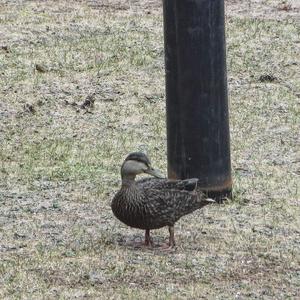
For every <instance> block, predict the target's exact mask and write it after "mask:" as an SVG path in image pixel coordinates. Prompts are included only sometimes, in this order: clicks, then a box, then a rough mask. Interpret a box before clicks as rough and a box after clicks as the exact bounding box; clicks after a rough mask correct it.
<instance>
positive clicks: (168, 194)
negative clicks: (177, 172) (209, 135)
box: [111, 152, 212, 247]
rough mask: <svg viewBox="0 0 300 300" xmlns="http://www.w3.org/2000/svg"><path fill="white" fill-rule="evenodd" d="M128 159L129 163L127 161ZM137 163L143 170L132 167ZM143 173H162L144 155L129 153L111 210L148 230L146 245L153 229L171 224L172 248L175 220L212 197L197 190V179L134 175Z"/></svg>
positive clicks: (207, 201) (132, 224)
mask: <svg viewBox="0 0 300 300" xmlns="http://www.w3.org/2000/svg"><path fill="white" fill-rule="evenodd" d="M128 161H130V163H126V162H128ZM135 163H137V164H139V167H140V168H141V170H140V168H138V167H136V168H135V167H132V166H135V165H134V164H135ZM133 169H134V170H133ZM128 170H130V172H129V171H128ZM139 170H140V171H139ZM143 172H145V173H148V174H151V175H154V176H157V177H158V176H159V175H158V173H157V171H156V170H154V169H152V168H151V166H150V161H149V159H148V158H147V157H146V156H145V154H143V153H139V152H135V153H132V154H130V155H129V156H128V157H127V158H126V159H125V161H124V163H123V165H122V168H121V175H122V186H121V189H120V190H119V191H118V192H117V194H116V195H115V197H114V198H113V200H112V204H111V207H112V211H113V213H114V215H115V216H116V217H117V218H118V219H119V220H120V221H122V222H123V223H125V224H126V225H128V226H131V227H135V228H140V229H144V230H146V239H145V243H146V244H149V241H150V235H149V231H150V230H151V229H158V228H161V227H164V226H169V231H170V245H169V246H170V247H172V246H174V244H175V242H174V231H173V226H174V224H175V222H176V221H178V220H179V219H180V218H181V217H182V216H184V215H187V214H189V213H192V212H193V211H195V210H196V209H199V208H201V207H203V206H205V205H206V204H208V203H210V202H212V200H210V199H207V198H206V197H205V195H204V194H203V193H201V192H200V191H198V190H197V182H198V179H195V178H193V179H187V180H168V179H158V178H151V177H150V178H144V179H141V180H137V181H135V176H136V175H137V174H139V173H143ZM172 235H173V237H172Z"/></svg>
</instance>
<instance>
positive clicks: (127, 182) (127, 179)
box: [122, 175, 135, 188]
mask: <svg viewBox="0 0 300 300" xmlns="http://www.w3.org/2000/svg"><path fill="white" fill-rule="evenodd" d="M134 184H135V175H127V176H122V188H129V187H132V186H133V185H134Z"/></svg>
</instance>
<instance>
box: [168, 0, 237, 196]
mask: <svg viewBox="0 0 300 300" xmlns="http://www.w3.org/2000/svg"><path fill="white" fill-rule="evenodd" d="M163 3H164V31H165V64H166V94H167V138H168V175H169V178H172V179H184V178H192V177H197V178H199V182H200V186H201V188H202V189H203V190H205V191H207V192H208V194H209V195H210V196H211V197H214V198H217V199H220V198H223V197H228V196H229V197H230V195H231V188H232V180H231V167H230V143H229V140H230V138H229V116H228V100H227V78H226V53H225V29H224V0H164V1H163Z"/></svg>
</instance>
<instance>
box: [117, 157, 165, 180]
mask: <svg viewBox="0 0 300 300" xmlns="http://www.w3.org/2000/svg"><path fill="white" fill-rule="evenodd" d="M142 173H146V174H149V175H151V176H154V177H157V178H164V176H163V175H162V174H161V173H160V172H159V171H158V170H155V169H153V168H152V166H151V163H150V160H149V158H148V157H147V156H146V154H144V153H142V152H133V153H130V154H129V155H128V156H127V157H126V159H125V160H124V162H123V164H122V167H121V175H122V178H132V179H134V178H135V176H136V175H139V174H142Z"/></svg>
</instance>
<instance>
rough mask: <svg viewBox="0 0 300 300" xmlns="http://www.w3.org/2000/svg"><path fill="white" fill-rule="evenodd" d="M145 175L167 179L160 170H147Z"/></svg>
mask: <svg viewBox="0 0 300 300" xmlns="http://www.w3.org/2000/svg"><path fill="white" fill-rule="evenodd" d="M145 173H147V174H149V175H151V176H154V177H156V178H165V176H164V175H163V174H162V173H160V171H159V170H155V169H153V168H149V169H147V170H146V171H145Z"/></svg>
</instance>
